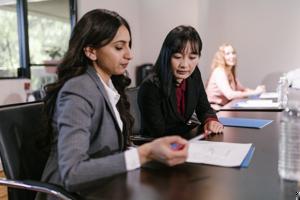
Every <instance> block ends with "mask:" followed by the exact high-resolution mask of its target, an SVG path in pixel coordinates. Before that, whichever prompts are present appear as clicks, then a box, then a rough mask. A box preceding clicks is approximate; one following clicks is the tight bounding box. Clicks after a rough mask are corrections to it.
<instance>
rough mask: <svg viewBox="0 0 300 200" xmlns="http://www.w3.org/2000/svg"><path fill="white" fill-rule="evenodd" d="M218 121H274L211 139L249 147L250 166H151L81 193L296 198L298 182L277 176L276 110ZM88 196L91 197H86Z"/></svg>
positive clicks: (182, 198) (162, 198) (193, 199)
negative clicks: (245, 118)
mask: <svg viewBox="0 0 300 200" xmlns="http://www.w3.org/2000/svg"><path fill="white" fill-rule="evenodd" d="M218 115H219V116H222V117H248V118H261V119H272V120H274V121H273V122H272V123H271V124H269V125H267V126H266V127H264V128H262V129H249V128H235V127H225V130H224V134H223V135H217V136H214V137H212V138H210V139H209V140H213V141H224V142H238V143H253V144H254V146H255V152H254V155H253V157H252V160H251V163H250V165H249V167H248V168H225V167H217V166H210V165H204V164H182V165H179V166H176V167H166V166H164V165H161V164H159V163H151V164H149V165H147V166H145V167H143V168H141V169H138V170H134V171H131V172H128V173H126V174H122V175H118V176H115V177H112V178H110V179H108V180H106V181H105V184H99V187H97V188H93V189H91V190H89V191H86V192H85V195H84V196H86V198H87V199H122V200H127V199H128V200H138V199H140V200H173V199H174V200H200V199H204V200H215V199H216V200H217V199H218V200H219V199H222V200H290V199H291V200H294V199H296V191H300V187H299V184H298V183H297V182H292V181H285V180H283V179H281V178H280V177H279V174H278V141H279V139H280V112H219V113H218ZM87 194H89V195H87Z"/></svg>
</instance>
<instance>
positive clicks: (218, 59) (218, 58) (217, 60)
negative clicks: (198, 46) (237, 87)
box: [211, 43, 236, 84]
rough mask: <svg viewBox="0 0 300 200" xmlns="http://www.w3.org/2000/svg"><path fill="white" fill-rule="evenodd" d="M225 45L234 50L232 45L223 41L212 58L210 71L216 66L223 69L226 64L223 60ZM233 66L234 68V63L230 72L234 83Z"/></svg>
mask: <svg viewBox="0 0 300 200" xmlns="http://www.w3.org/2000/svg"><path fill="white" fill-rule="evenodd" d="M226 47H231V48H232V49H233V51H234V52H236V51H235V49H234V48H233V46H232V45H231V44H229V43H224V44H222V45H221V46H219V48H218V51H217V52H216V53H215V55H214V58H213V60H212V63H211V70H212V71H213V70H214V69H215V68H217V67H222V68H224V69H225V68H226V67H227V66H228V65H227V64H226V60H225V48H226ZM235 68H236V64H235V65H234V66H232V68H231V70H230V72H231V73H232V76H233V81H234V82H235V84H236V74H235Z"/></svg>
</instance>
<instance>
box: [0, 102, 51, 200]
mask: <svg viewBox="0 0 300 200" xmlns="http://www.w3.org/2000/svg"><path fill="white" fill-rule="evenodd" d="M43 106H44V104H43V103H42V102H33V103H25V104H18V105H9V106H3V107H0V156H1V160H2V165H3V169H4V173H5V175H6V177H7V178H9V179H14V180H40V179H41V175H42V172H43V169H44V167H45V164H46V161H47V159H48V155H49V152H48V151H47V150H46V149H45V148H44V144H43V143H44V142H45V136H46V134H47V131H46V121H45V120H46V119H45V117H44V116H43ZM34 195H35V193H34V192H31V191H27V190H16V189H11V188H8V196H9V199H32V197H34Z"/></svg>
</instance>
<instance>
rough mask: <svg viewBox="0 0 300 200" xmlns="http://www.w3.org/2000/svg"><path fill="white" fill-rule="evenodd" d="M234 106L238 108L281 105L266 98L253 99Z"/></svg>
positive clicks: (275, 106)
mask: <svg viewBox="0 0 300 200" xmlns="http://www.w3.org/2000/svg"><path fill="white" fill-rule="evenodd" d="M233 107H235V108H237V107H240V108H259V107H260V108H277V107H279V104H278V102H273V101H272V100H266V99H263V100H262V99H251V100H246V101H241V102H238V103H236V104H235V105H234V106H233Z"/></svg>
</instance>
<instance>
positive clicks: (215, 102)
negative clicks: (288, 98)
mask: <svg viewBox="0 0 300 200" xmlns="http://www.w3.org/2000/svg"><path fill="white" fill-rule="evenodd" d="M236 66H237V55H236V51H235V49H234V48H233V47H232V45H230V44H223V45H221V46H220V47H219V49H218V51H217V52H216V54H215V56H214V58H213V61H212V65H211V69H212V72H211V75H210V77H209V80H208V82H207V86H206V93H207V97H208V101H209V102H210V104H211V106H212V107H213V108H214V109H215V110H219V109H220V107H221V106H223V105H225V104H226V103H228V102H229V101H231V100H232V99H237V98H245V97H249V96H252V95H259V94H261V93H263V92H264V91H265V86H263V85H259V86H257V87H256V89H249V88H246V87H244V86H243V85H242V84H241V83H240V82H239V81H238V79H237V78H236Z"/></svg>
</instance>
